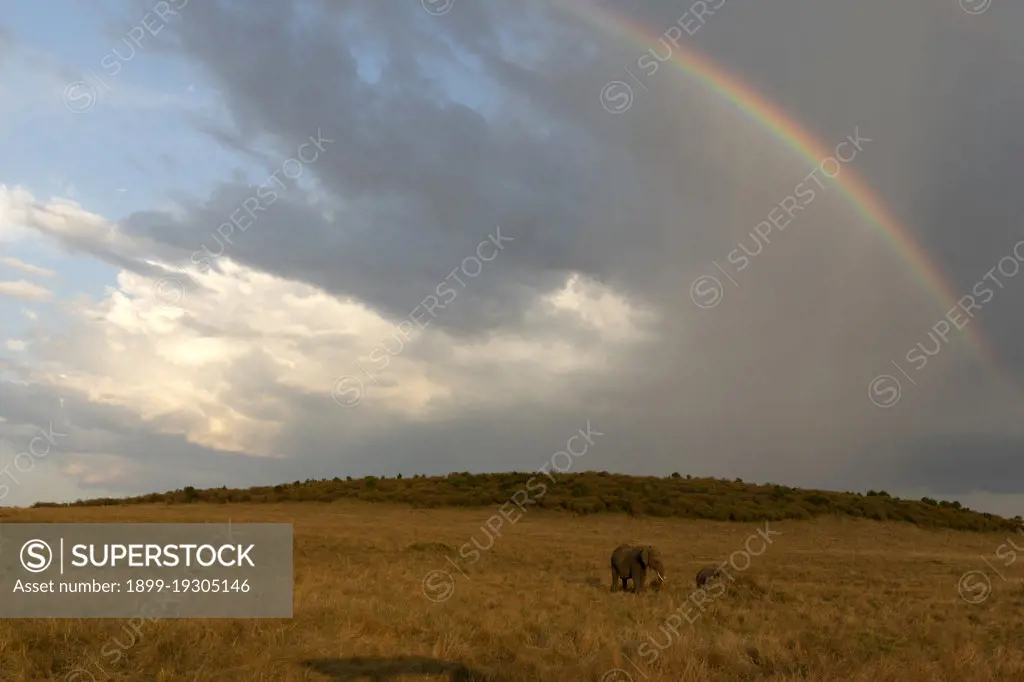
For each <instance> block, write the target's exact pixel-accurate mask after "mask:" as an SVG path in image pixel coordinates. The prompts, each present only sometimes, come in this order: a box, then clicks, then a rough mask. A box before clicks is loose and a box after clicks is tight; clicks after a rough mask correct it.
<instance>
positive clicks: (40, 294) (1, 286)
mask: <svg viewBox="0 0 1024 682" xmlns="http://www.w3.org/2000/svg"><path fill="white" fill-rule="evenodd" d="M0 296H13V297H14V298H20V299H24V300H26V301H49V300H50V299H51V298H53V292H51V291H50V290H49V289H44V288H43V287H41V286H39V285H37V284H32V283H31V282H26V281H25V280H23V279H21V280H18V281H16V282H0Z"/></svg>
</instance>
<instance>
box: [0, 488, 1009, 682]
mask: <svg viewBox="0 0 1024 682" xmlns="http://www.w3.org/2000/svg"><path fill="white" fill-rule="evenodd" d="M188 496H189V497H190V498H193V499H194V498H195V497H197V495H195V494H192V493H189V495H188ZM168 501H169V500H165V502H163V503H155V504H154V503H142V501H138V502H139V503H137V504H131V505H112V504H107V505H101V506H85V505H82V506H74V507H40V508H33V509H18V510H13V509H7V510H0V522H3V523H14V522H36V523H40V522H62V523H68V522H149V523H152V522H162V521H166V522H228V521H229V520H230V521H231V522H232V523H243V522H288V523H292V524H294V533H295V549H294V578H295V598H294V605H295V611H294V614H295V615H294V618H292V619H290V620H189V619H184V620H159V621H151V622H144V623H143V624H142V625H141V626H139V627H138V629H139V633H138V634H134V633H132V632H131V630H130V629H129V628H128V627H126V623H127V621H120V620H75V619H67V620H4V621H0V679H2V680H5V681H6V680H19V681H21V680H25V681H28V680H67V682H81V681H86V682H89V681H91V680H93V679H95V680H112V681H127V680H148V681H153V682H172V681H173V682H185V681H189V682H193V681H210V682H213V681H217V682H222V681H229V680H263V681H266V682H294V681H298V680H307V681H314V680H316V681H327V680H353V681H354V680H394V681H399V680H416V681H425V680H449V679H451V680H492V681H499V680H500V681H504V682H526V681H527V680H559V681H561V680H565V681H573V680H582V681H595V682H596V681H598V680H601V681H602V682H624V681H627V680H632V681H633V682H664V681H668V680H673V681H674V680H686V681H694V682H697V681H700V682H708V681H716V682H717V681H722V682H725V681H732V680H762V679H764V680H768V679H771V680H777V681H779V682H783V681H788V680H836V681H840V680H842V681H846V680H854V681H864V682H868V681H870V682H888V681H893V682H896V681H899V682H907V681H916V680H950V681H951V682H952V681H958V682H981V681H983V680H1020V679H1024V618H1022V615H1024V587H1022V579H1024V571H1022V570H1021V566H1022V565H1024V558H1021V559H1020V560H1019V561H1016V562H1014V563H1013V565H1010V566H1006V565H1005V564H1006V561H1005V560H998V563H997V560H996V559H995V552H996V550H997V548H998V547H999V546H1001V545H1005V543H1006V542H1007V539H1008V538H1011V539H1015V541H1016V542H1017V545H1018V546H1024V536H1020V535H1016V534H1013V533H1012V532H1011V531H1006V530H1000V531H995V532H974V531H963V530H954V529H950V528H938V527H925V526H921V525H915V524H912V523H908V522H905V521H901V522H893V521H875V520H870V519H865V518H850V517H848V516H838V515H831V516H829V515H825V516H819V517H817V518H812V519H808V520H798V519H789V520H778V521H768V522H767V524H768V526H767V528H768V529H769V530H770V531H771V532H772V534H771V535H770V536H769V537H770V539H771V543H770V544H769V543H767V542H764V541H763V540H757V539H756V538H757V537H758V530H759V529H760V530H761V531H762V532H763V531H764V530H765V529H766V522H765V521H734V522H728V521H713V520H706V519H686V518H671V517H668V518H665V517H651V516H630V515H626V514H610V513H604V514H586V515H584V514H578V513H573V512H566V511H552V510H547V509H539V508H528V511H527V512H526V513H525V514H522V515H519V516H518V518H517V522H516V523H514V524H510V523H506V524H505V525H504V526H503V527H502V528H500V529H499V532H500V537H496V538H495V539H494V540H493V544H490V543H491V541H490V540H488V538H487V536H486V535H485V533H484V531H483V530H482V528H481V527H482V526H483V525H484V523H485V522H486V521H487V520H488V518H489V517H491V516H492V515H493V514H494V513H495V512H496V509H495V508H494V507H491V508H487V507H482V508H464V509H458V508H436V509H416V508H410V507H409V506H407V505H399V504H393V503H369V502H365V501H358V500H347V499H344V500H339V501H335V502H331V503H325V502H319V503H318V502H263V503H254V502H238V503H226V502H224V501H223V500H222V501H220V502H219V503H218V502H200V501H196V502H193V503H190V504H168V503H167V502H168ZM925 506H929V505H925ZM751 537H754V538H755V539H754V540H751V539H750V538H751ZM761 537H762V538H763V535H762V536H761ZM471 538H476V540H477V542H478V543H479V544H480V545H481V546H482V547H487V546H488V545H489V544H490V547H489V548H488V549H486V550H483V551H480V553H479V560H477V561H476V562H475V563H472V565H469V562H468V561H467V560H466V559H464V558H462V557H460V552H459V550H460V548H461V547H463V546H464V545H465V544H466V543H469V542H471ZM620 542H629V543H637V544H639V543H644V544H654V545H656V546H658V547H660V548H661V550H662V552H663V554H664V556H665V561H666V567H667V577H668V582H667V583H666V584H665V586H664V587H663V588H662V589H661V590H660V591H657V592H654V591H648V592H646V593H643V594H633V593H623V592H619V593H615V594H612V593H610V592H609V589H608V588H609V585H610V573H609V569H608V557H609V555H610V553H611V550H612V549H613V548H614V547H615V546H616V545H617V544H619V543H620ZM471 546H472V545H471ZM744 546H746V547H747V549H749V550H750V551H751V552H753V553H755V554H758V555H757V556H751V557H750V558H749V566H747V565H746V564H747V560H746V559H744V558H743V556H742V555H741V554H737V555H733V553H734V552H737V551H744ZM730 555H733V556H734V558H735V560H736V568H731V569H730V571H731V573H732V575H733V577H734V578H735V582H729V581H728V580H727V581H726V582H725V583H722V584H723V585H724V586H725V589H724V591H722V592H721V593H720V594H717V596H714V597H713V598H712V599H711V600H710V602H707V601H705V603H704V604H702V605H701V608H696V607H693V606H692V604H693V602H692V598H691V594H692V593H693V592H694V580H693V578H694V575H695V574H696V572H697V570H698V569H699V568H701V567H702V566H704V565H706V564H711V563H721V562H723V561H727V560H728V559H729V557H730ZM446 557H448V558H450V559H451V560H452V562H454V563H455V564H457V565H458V567H457V568H456V567H455V566H453V564H452V563H451V562H449V561H448V560H446ZM982 557H988V558H989V560H990V561H992V562H993V563H994V565H995V566H996V567H997V568H998V569H999V572H1000V573H1001V574H1002V576H1003V578H1000V577H999V576H997V575H996V573H995V572H994V571H993V569H992V568H990V567H989V566H988V565H987V564H986V562H985V560H984V559H983V558H982ZM737 569H745V570H737ZM972 570H978V571H984V572H985V573H986V574H987V575H988V577H989V578H990V580H991V586H992V591H991V594H988V596H987V598H984V599H983V600H979V599H978V597H979V596H982V597H984V596H985V591H984V589H983V587H984V581H983V579H981V578H980V574H975V575H974V578H973V579H972V580H971V581H970V582H969V583H965V584H962V585H961V587H963V586H964V585H966V586H967V587H968V590H967V591H965V595H966V596H967V597H968V598H971V599H972V600H974V601H978V602H979V603H968V602H967V601H966V600H965V599H964V598H962V597H961V595H960V593H959V592H960V591H958V581H960V579H961V576H962V575H963V574H964V573H965V572H967V571H972ZM440 571H447V572H448V574H450V575H451V576H452V578H453V580H454V583H453V584H452V583H448V582H446V581H447V577H446V576H445V575H444V574H442V573H440ZM463 573H464V575H463ZM428 575H430V576H431V577H429V578H427V581H426V584H425V582H424V579H425V577H427V576H428ZM1004 578H1005V580H1004ZM979 580H980V581H981V582H979ZM979 586H980V587H979ZM979 590H981V592H979ZM709 593H710V592H709ZM688 598H690V599H691V600H690V602H689V603H690V606H689V607H686V606H685V604H686V603H687V600H688ZM435 600H438V601H435ZM673 613H675V614H676V616H675V618H674V620H670V619H673ZM682 613H685V614H686V619H683V618H682V617H681V616H680V615H679V614H682ZM688 620H689V621H692V622H687V621H688ZM667 621H670V622H673V623H675V630H676V631H677V633H678V634H674V633H673V632H672V631H671V630H670V629H667V630H662V629H661V628H662V626H663V625H664V624H665V623H666V622H667ZM652 638H653V639H652ZM112 641H116V642H118V646H123V647H124V650H123V657H122V658H121V660H120V661H118V662H117V663H116V664H113V663H111V662H110V661H109V660H108V659H106V658H104V657H103V656H101V654H100V652H101V650H102V649H103V647H104V646H107V647H108V648H109V646H110V643H111V642H112ZM659 647H663V648H662V649H659ZM652 652H655V653H653V654H652ZM634 665H635V666H636V667H634ZM80 667H84V668H86V669H89V670H91V671H92V675H93V677H89V676H87V675H85V674H84V673H81V672H80V673H78V677H72V678H67V677H66V676H67V675H68V673H69V671H71V670H73V669H75V668H80ZM100 667H102V671H101V670H100V669H99V668H100ZM614 668H621V669H622V670H623V671H625V672H615V671H613V670H612V669H614ZM609 671H611V672H609ZM627 673H628V675H629V676H627Z"/></svg>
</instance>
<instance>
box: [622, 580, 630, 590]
mask: <svg viewBox="0 0 1024 682" xmlns="http://www.w3.org/2000/svg"><path fill="white" fill-rule="evenodd" d="M622 590H623V591H624V592H625V591H628V590H629V578H623V579H622Z"/></svg>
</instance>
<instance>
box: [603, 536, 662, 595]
mask: <svg viewBox="0 0 1024 682" xmlns="http://www.w3.org/2000/svg"><path fill="white" fill-rule="evenodd" d="M611 568H612V589H611V591H612V592H617V591H618V589H619V581H622V589H623V590H625V589H626V588H627V587H628V581H629V580H632V581H633V590H634V592H637V593H640V592H643V591H644V583H646V582H647V573H648V571H651V572H653V573H654V575H656V576H657V578H658V581H659V584H660V583H663V582H665V565H664V563H662V560H661V552H660V551H659V550H658V549H657V548H656V547H651V546H649V545H648V546H646V547H631V546H630V545H619V546H618V547H616V548H615V550H614V551H613V552H612V562H611Z"/></svg>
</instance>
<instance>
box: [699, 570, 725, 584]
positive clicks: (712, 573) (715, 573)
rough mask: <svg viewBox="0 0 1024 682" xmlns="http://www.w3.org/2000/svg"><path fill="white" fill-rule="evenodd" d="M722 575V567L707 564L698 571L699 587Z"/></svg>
mask: <svg viewBox="0 0 1024 682" xmlns="http://www.w3.org/2000/svg"><path fill="white" fill-rule="evenodd" d="M720 577H722V569H720V568H719V567H718V566H705V567H704V568H702V569H700V570H699V571H697V587H704V585H706V584H707V582H708V581H709V580H711V579H712V578H720Z"/></svg>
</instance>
